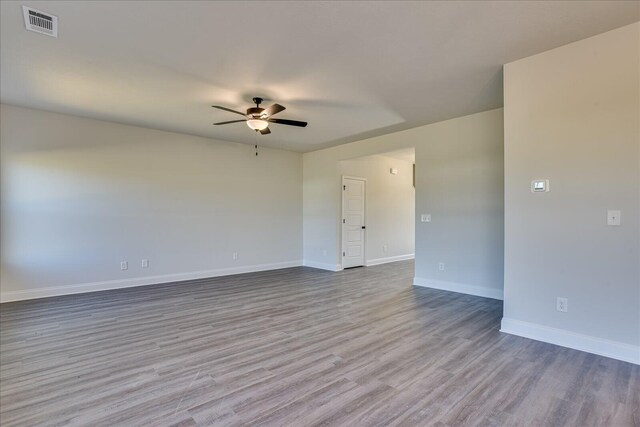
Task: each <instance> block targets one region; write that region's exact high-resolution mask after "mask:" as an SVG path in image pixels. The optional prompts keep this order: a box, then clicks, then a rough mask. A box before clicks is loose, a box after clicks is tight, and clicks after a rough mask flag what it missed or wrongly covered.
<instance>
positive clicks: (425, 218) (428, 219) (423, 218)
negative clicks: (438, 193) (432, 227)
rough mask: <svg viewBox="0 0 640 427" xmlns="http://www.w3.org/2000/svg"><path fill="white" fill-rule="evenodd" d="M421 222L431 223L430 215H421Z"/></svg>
mask: <svg viewBox="0 0 640 427" xmlns="http://www.w3.org/2000/svg"><path fill="white" fill-rule="evenodd" d="M420 221H421V222H431V214H422V215H420Z"/></svg>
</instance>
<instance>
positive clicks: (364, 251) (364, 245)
mask: <svg viewBox="0 0 640 427" xmlns="http://www.w3.org/2000/svg"><path fill="white" fill-rule="evenodd" d="M345 179H351V180H356V181H362V182H363V185H364V196H363V198H364V203H363V205H364V206H363V209H362V215H363V216H364V218H363V223H364V225H365V229H364V233H363V234H362V267H366V265H367V228H366V226H367V178H363V177H361V176H350V175H342V179H341V185H340V217H339V218H338V223H339V224H340V267H341V268H344V255H343V254H344V253H345V247H344V223H343V222H342V221H343V220H344V186H345V181H344V180H345ZM349 268H350V267H349Z"/></svg>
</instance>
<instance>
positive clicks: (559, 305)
mask: <svg viewBox="0 0 640 427" xmlns="http://www.w3.org/2000/svg"><path fill="white" fill-rule="evenodd" d="M556 310H558V311H561V312H563V313H566V312H568V311H569V299H567V298H561V297H558V298H557V299H556Z"/></svg>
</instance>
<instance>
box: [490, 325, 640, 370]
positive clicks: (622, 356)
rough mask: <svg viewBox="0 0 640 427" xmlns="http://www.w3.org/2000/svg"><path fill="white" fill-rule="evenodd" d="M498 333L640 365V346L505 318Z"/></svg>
mask: <svg viewBox="0 0 640 427" xmlns="http://www.w3.org/2000/svg"><path fill="white" fill-rule="evenodd" d="M500 332H505V333H507V334H512V335H518V336H520V337H524V338H529V339H532V340H536V341H542V342H547V343H550V344H555V345H559V346H562V347H568V348H572V349H574V350H580V351H586V352H587V353H593V354H597V355H600V356H605V357H610V358H612V359H617V360H622V361H624V362H629V363H634V364H636V365H640V346H634V345H630V344H625V343H621V342H618V341H611V340H607V339H604V338H597V337H593V336H590V335H583V334H578V333H575V332H570V331H567V330H564V329H557V328H552V327H549V326H543V325H538V324H536V323H530V322H523V321H521V320H515V319H508V318H506V317H503V318H502V326H501V328H500Z"/></svg>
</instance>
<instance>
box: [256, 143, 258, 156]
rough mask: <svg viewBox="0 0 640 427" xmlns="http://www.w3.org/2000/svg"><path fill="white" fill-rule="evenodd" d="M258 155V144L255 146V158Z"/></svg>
mask: <svg viewBox="0 0 640 427" xmlns="http://www.w3.org/2000/svg"><path fill="white" fill-rule="evenodd" d="M257 155H258V144H256V156H257Z"/></svg>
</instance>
